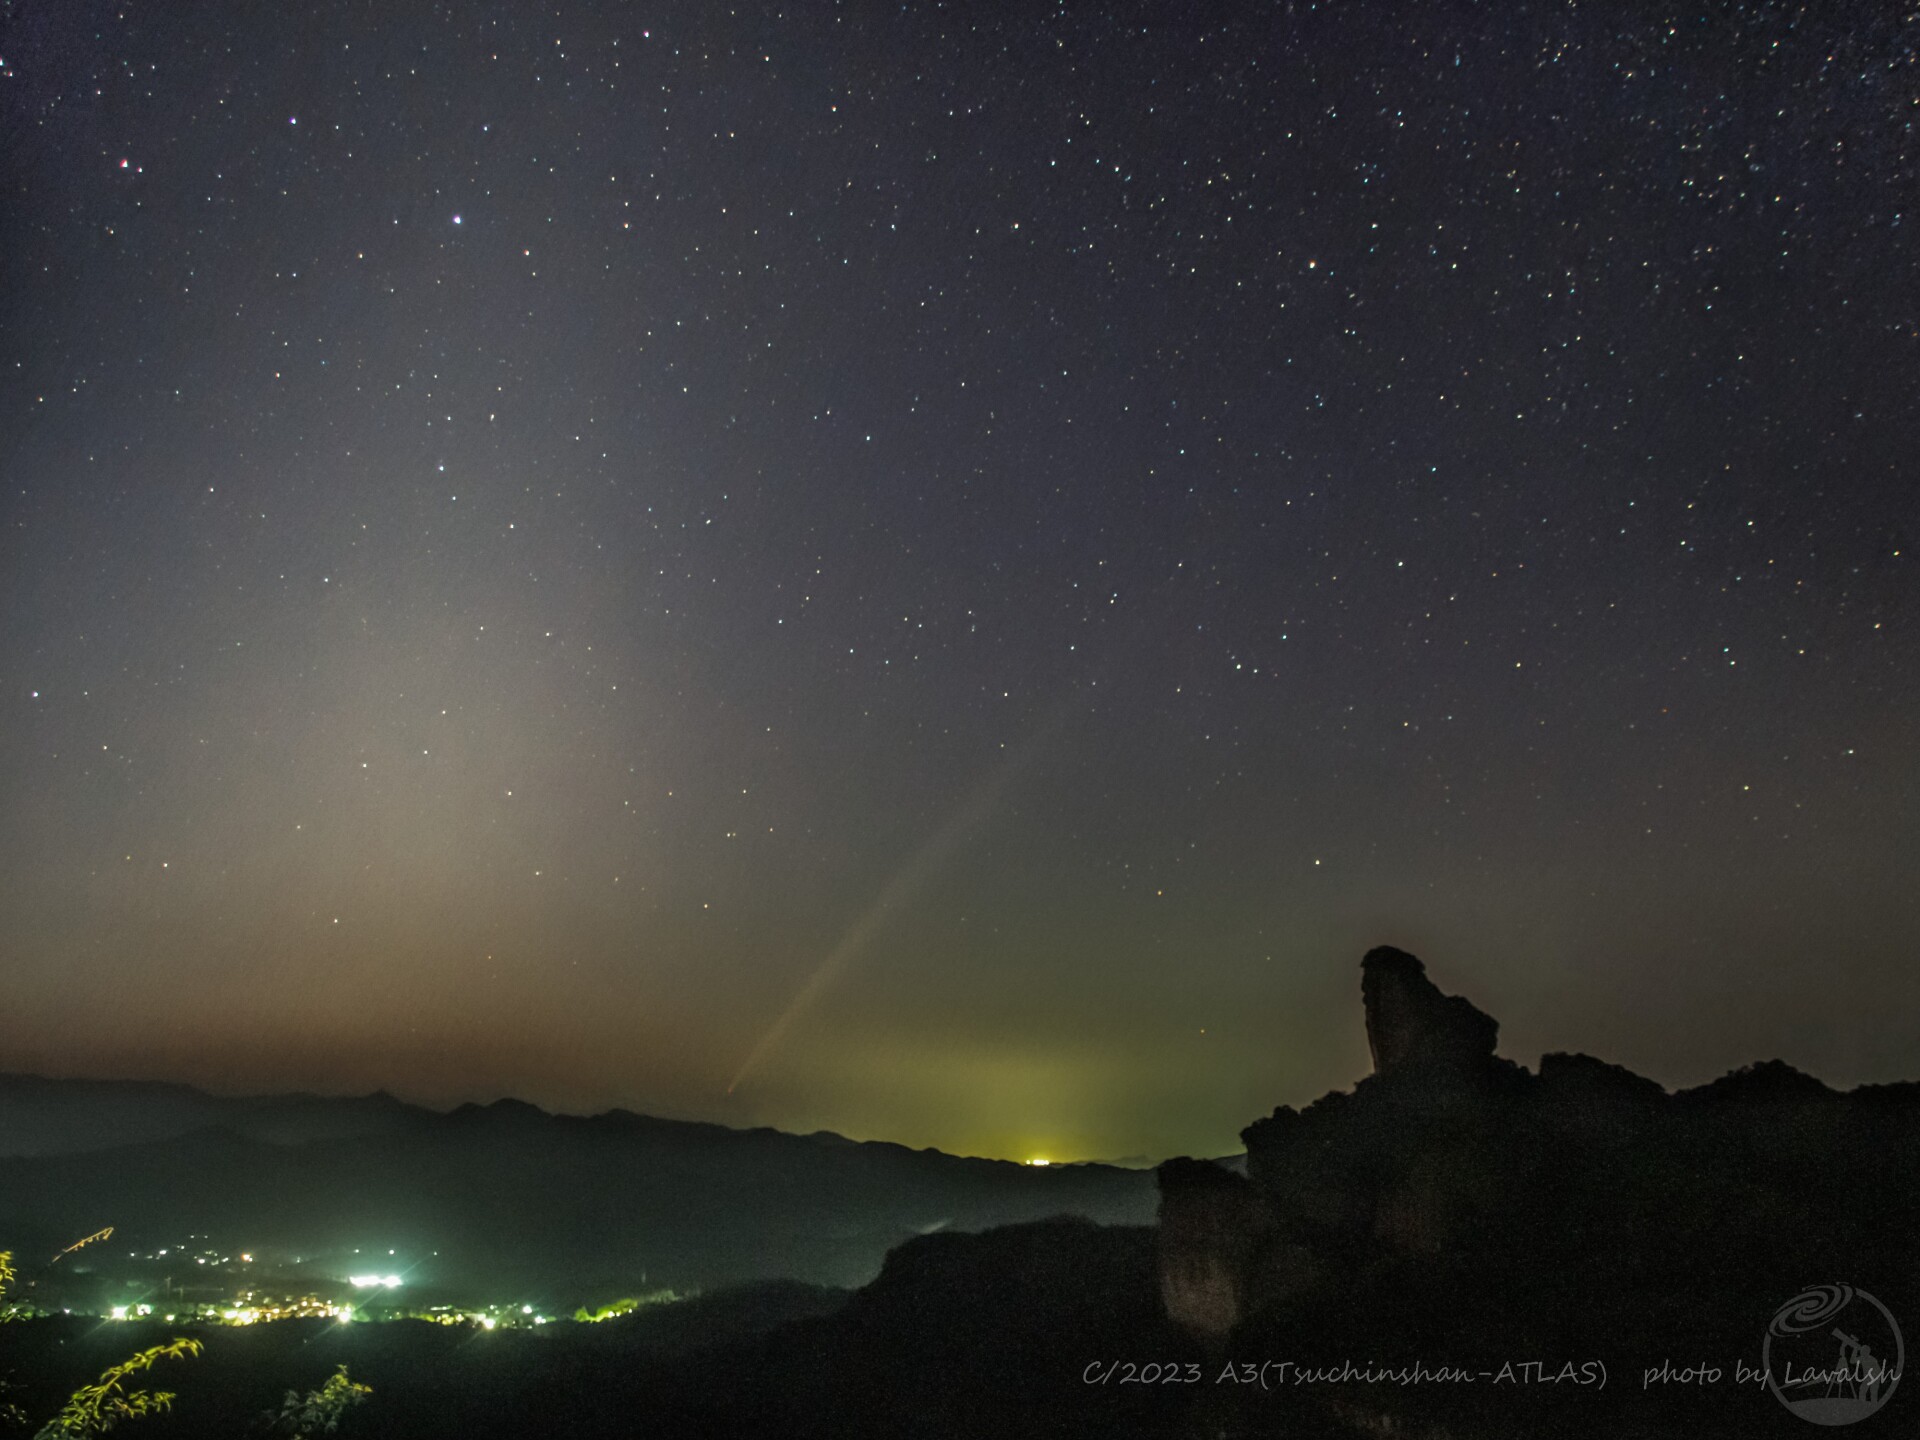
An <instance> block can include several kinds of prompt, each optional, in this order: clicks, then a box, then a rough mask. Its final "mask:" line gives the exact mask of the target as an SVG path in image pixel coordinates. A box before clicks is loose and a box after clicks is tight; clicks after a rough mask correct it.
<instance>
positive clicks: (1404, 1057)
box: [1360, 945, 1500, 1077]
mask: <svg viewBox="0 0 1920 1440" xmlns="http://www.w3.org/2000/svg"><path fill="white" fill-rule="evenodd" d="M1360 998H1361V1002H1362V1004H1363V1005H1365V1007H1366V1012H1367V1046H1368V1048H1369V1049H1370V1050H1372V1052H1373V1073H1374V1074H1375V1075H1378V1076H1381V1077H1392V1076H1398V1075H1404V1074H1409V1073H1427V1074H1431V1073H1433V1072H1443V1073H1444V1072H1451V1073H1455V1074H1471V1073H1474V1072H1477V1071H1481V1070H1484V1069H1485V1068H1486V1067H1487V1066H1488V1065H1490V1064H1491V1063H1492V1061H1493V1047H1494V1044H1495V1042H1496V1040H1497V1039H1498V1038H1499V1034H1500V1024H1499V1022H1498V1021H1497V1020H1495V1019H1494V1018H1493V1017H1492V1016H1491V1015H1488V1014H1486V1013H1484V1012H1483V1011H1481V1010H1478V1009H1476V1008H1475V1007H1474V1005H1473V1003H1472V1002H1471V1001H1469V1000H1466V999H1463V998H1462V997H1461V996H1458V995H1445V994H1442V993H1441V991H1440V987H1439V986H1437V985H1435V984H1434V983H1433V982H1432V981H1431V980H1429V979H1428V978H1427V967H1426V966H1425V965H1422V964H1421V963H1420V962H1419V961H1418V960H1416V959H1415V958H1414V957H1413V956H1411V955H1409V954H1407V952H1406V951H1404V950H1395V949H1394V948H1393V947H1392V946H1390V945H1382V946H1380V947H1379V948H1378V949H1375V950H1369V951H1368V952H1367V955H1366V958H1365V959H1364V960H1362V961H1361V962H1360Z"/></svg>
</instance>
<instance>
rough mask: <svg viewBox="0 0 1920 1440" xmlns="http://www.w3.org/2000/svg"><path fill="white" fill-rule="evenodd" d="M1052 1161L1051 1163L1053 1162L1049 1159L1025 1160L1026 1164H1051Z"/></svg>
mask: <svg viewBox="0 0 1920 1440" xmlns="http://www.w3.org/2000/svg"><path fill="white" fill-rule="evenodd" d="M1052 1163H1053V1162H1052V1161H1051V1160H1029V1161H1027V1164H1029V1165H1051V1164H1052Z"/></svg>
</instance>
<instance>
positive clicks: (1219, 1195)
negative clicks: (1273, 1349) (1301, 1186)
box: [1158, 1160, 1266, 1340]
mask: <svg viewBox="0 0 1920 1440" xmlns="http://www.w3.org/2000/svg"><path fill="white" fill-rule="evenodd" d="M1159 1181H1160V1224H1159V1243H1158V1264H1159V1271H1160V1298H1161V1302H1162V1303H1163V1304H1164V1305H1165V1306H1166V1311H1167V1318H1168V1319H1170V1320H1172V1321H1173V1322H1174V1323H1175V1324H1177V1325H1179V1326H1181V1327H1183V1328H1184V1329H1185V1330H1187V1331H1188V1332H1189V1333H1190V1334H1193V1335H1195V1336H1199V1337H1201V1338H1203V1339H1207V1340H1221V1339H1224V1338H1225V1337H1226V1336H1227V1335H1229V1334H1231V1333H1232V1331H1233V1327H1234V1326H1236V1325H1238V1324H1239V1323H1240V1319H1241V1316H1242V1313H1243V1306H1244V1303H1245V1299H1246V1294H1245V1288H1246V1287H1245V1276H1246V1271H1247V1266H1248V1263H1249V1262H1250V1261H1251V1260H1252V1258H1253V1255H1254V1251H1255V1249H1256V1247H1257V1246H1258V1245H1259V1242H1260V1240H1261V1238H1262V1237H1263V1235H1264V1232H1265V1228H1266V1211H1265V1207H1264V1206H1262V1204H1261V1203H1260V1195H1259V1192H1258V1191H1257V1190H1255V1188H1254V1186H1253V1182H1252V1181H1250V1180H1248V1179H1246V1178H1245V1177H1244V1176H1241V1175H1236V1174H1234V1173H1233V1171H1231V1170H1225V1169H1222V1168H1221V1167H1220V1166H1218V1165H1213V1164H1209V1163H1208V1162H1206V1161H1204V1160H1169V1161H1167V1163H1166V1164H1164V1165H1162V1166H1161V1167H1160V1170H1159Z"/></svg>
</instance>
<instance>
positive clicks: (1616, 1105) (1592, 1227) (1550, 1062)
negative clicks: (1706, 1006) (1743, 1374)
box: [1157, 948, 1920, 1355]
mask: <svg viewBox="0 0 1920 1440" xmlns="http://www.w3.org/2000/svg"><path fill="white" fill-rule="evenodd" d="M1361 970H1362V979H1361V997H1362V1001H1363V1004H1364V1007H1365V1012H1366V1029H1367V1040H1368V1044H1369V1046H1370V1048H1371V1050H1372V1055H1373V1074H1372V1075H1370V1076H1368V1077H1366V1078H1365V1079H1363V1080H1361V1081H1360V1082H1359V1083H1358V1084H1357V1085H1356V1086H1355V1087H1354V1088H1353V1089H1352V1090H1351V1091H1348V1092H1336V1093H1334V1094H1330V1095H1327V1096H1325V1097H1323V1098H1322V1099H1320V1100H1318V1101H1316V1102H1315V1103H1314V1104H1312V1105H1309V1106H1307V1107H1305V1108H1304V1109H1300V1110H1295V1109H1293V1108H1292V1107H1290V1106H1285V1105H1283V1106H1281V1107H1279V1108H1278V1109H1276V1110H1275V1111H1274V1112H1273V1113H1272V1114H1271V1115H1269V1116H1267V1117H1265V1118H1263V1119H1261V1120H1258V1121H1255V1122H1254V1123H1253V1124H1252V1125H1250V1126H1248V1127H1247V1129H1246V1130H1245V1131H1243V1132H1242V1138H1243V1140H1244V1141H1245V1142H1246V1147H1247V1179H1246V1180H1245V1181H1244V1182H1242V1181H1240V1180H1239V1179H1238V1177H1237V1176H1233V1175H1229V1174H1227V1173H1226V1172H1225V1171H1223V1170H1219V1169H1218V1167H1210V1166H1207V1165H1205V1164H1202V1163H1199V1162H1194V1161H1179V1162H1169V1163H1168V1164H1167V1165H1164V1166H1162V1167H1161V1169H1160V1172H1159V1179H1160V1187H1161V1209H1160V1236H1159V1243H1158V1251H1157V1253H1158V1261H1159V1267H1160V1285H1161V1294H1162V1299H1163V1303H1164V1305H1165V1308H1166V1313H1167V1316H1168V1318H1169V1319H1170V1320H1171V1321H1173V1322H1174V1323H1176V1324H1177V1325H1179V1326H1180V1327H1182V1328H1183V1329H1184V1330H1185V1331H1186V1333H1188V1334H1190V1335H1192V1336H1193V1337H1194V1338H1195V1339H1197V1340H1201V1341H1204V1342H1207V1343H1209V1344H1212V1345H1214V1346H1216V1347H1218V1346H1223V1345H1224V1346H1226V1347H1227V1348H1229V1350H1230V1351H1231V1350H1236V1349H1240V1348H1249V1349H1259V1348H1260V1347H1261V1346H1262V1345H1265V1344H1269V1343H1270V1344H1271V1345H1272V1346H1275V1347H1280V1346H1283V1345H1286V1344H1297V1343H1298V1342H1299V1340H1300V1338H1301V1337H1303V1336H1305V1337H1309V1338H1310V1339H1312V1340H1313V1341H1315V1342H1316V1343H1319V1342H1328V1343H1331V1344H1332V1349H1331V1350H1330V1352H1329V1353H1332V1354H1335V1355H1338V1354H1342V1353H1347V1352H1346V1351H1345V1350H1344V1349H1343V1348H1342V1346H1343V1344H1344V1343H1347V1342H1346V1341H1342V1340H1341V1338H1340V1337H1342V1336H1345V1337H1347V1341H1350V1342H1351V1343H1352V1344H1353V1345H1355V1346H1358V1347H1360V1348H1361V1349H1362V1350H1364V1351H1365V1352H1366V1353H1368V1354H1376V1355H1377V1354H1379V1353H1381V1352H1382V1351H1383V1350H1386V1349H1388V1340H1387V1337H1389V1336H1398V1337H1399V1338H1400V1339H1401V1340H1404V1342H1405V1343H1406V1345H1407V1346H1408V1347H1409V1348H1410V1349H1413V1350H1417V1349H1418V1348H1419V1347H1420V1346H1421V1344H1422V1343H1424V1344H1425V1345H1426V1346H1427V1347H1429V1349H1431V1348H1432V1347H1434V1346H1437V1345H1440V1344H1442V1343H1444V1344H1446V1345H1449V1346H1454V1347H1456V1348H1457V1347H1458V1346H1459V1345H1461V1344H1466V1343H1469V1342H1467V1341H1463V1340H1462V1338H1461V1337H1471V1343H1472V1344H1476V1345H1480V1346H1484V1347H1496V1348H1525V1347H1527V1346H1534V1347H1536V1348H1541V1349H1548V1350H1551V1349H1554V1348H1556V1347H1557V1348H1558V1349H1559V1350H1561V1351H1564V1352H1565V1353H1581V1354H1585V1353H1595V1352H1597V1351H1600V1350H1602V1349H1604V1348H1605V1347H1607V1346H1609V1345H1612V1346H1618V1345H1619V1344H1620V1343H1621V1342H1622V1341H1623V1339H1627V1338H1630V1339H1631V1340H1632V1341H1633V1342H1634V1343H1635V1344H1636V1345H1654V1343H1655V1341H1656V1340H1657V1341H1658V1343H1660V1344H1666V1345H1669V1346H1670V1347H1671V1353H1693V1350H1697V1351H1699V1353H1703V1354H1704V1353H1709V1352H1710V1351H1712V1350H1713V1348H1714V1347H1715V1346H1716V1345H1717V1346H1718V1347H1720V1348H1721V1349H1723V1350H1724V1349H1726V1348H1727V1347H1728V1346H1729V1345H1735V1346H1737V1345H1740V1344H1745V1343H1746V1337H1745V1336H1744V1334H1743V1333H1730V1332H1729V1331H1728V1328H1727V1327H1728V1324H1729V1321H1728V1318H1727V1317H1728V1316H1729V1315H1738V1316H1747V1315H1752V1314H1759V1315H1760V1316H1761V1317H1762V1321H1763V1322H1764V1317H1765V1315H1766V1314H1768V1313H1770V1312H1771V1309H1772V1307H1773V1306H1775V1305H1777V1304H1779V1303H1780V1302H1781V1301H1782V1300H1784V1299H1786V1298H1788V1297H1789V1296H1791V1295H1792V1294H1794V1293H1795V1292H1796V1290H1797V1288H1798V1287H1801V1286H1803V1285H1805V1284H1806V1283H1808V1279H1809V1277H1820V1278H1831V1277H1840V1276H1843V1275H1844V1276H1847V1277H1851V1280H1852V1282H1854V1283H1858V1284H1860V1285H1863V1286H1865V1287H1866V1288H1867V1289H1869V1290H1872V1289H1874V1287H1875V1286H1876V1285H1878V1286H1879V1287H1881V1289H1883V1290H1885V1291H1889V1292H1898V1293H1901V1294H1906V1295H1920V1266H1916V1264H1915V1261H1914V1258H1913V1255H1912V1253H1911V1249H1910V1246H1909V1245H1908V1243H1907V1241H1906V1239H1905V1237H1906V1236H1909V1235H1911V1234H1912V1233H1914V1232H1915V1230H1916V1228H1920V1200H1916V1195H1917V1194H1920V1086H1914V1085H1885V1086H1867V1087H1862V1088H1861V1089H1860V1090H1858V1091H1855V1092H1853V1093H1851V1094H1841V1093H1838V1092H1836V1091H1834V1090H1831V1089H1829V1088H1828V1087H1827V1086H1825V1085H1823V1084H1822V1083H1821V1082H1819V1081H1818V1080H1815V1079H1813V1078H1812V1077H1811V1076H1807V1075H1803V1074H1801V1073H1800V1072H1799V1071H1796V1070H1794V1069H1793V1068H1792V1067H1791V1066H1789V1065H1786V1064H1783V1063H1782V1062H1779V1061H1768V1062H1765V1063H1763V1064H1759V1065H1754V1066H1749V1067H1747V1068H1745V1069H1743V1070H1737V1071H1735V1072H1733V1073H1732V1074H1730V1075H1727V1076H1724V1077H1722V1078H1721V1079H1719V1080H1716V1081H1714V1082H1713V1083H1712V1084H1710V1085H1703V1086H1700V1087H1698V1088H1697V1089H1693V1090H1685V1091H1680V1092H1678V1093H1676V1094H1669V1093H1668V1092H1667V1091H1666V1090H1664V1089H1663V1088H1662V1087H1661V1086H1659V1085H1658V1084H1656V1083H1655V1082H1653V1081H1651V1080H1648V1079H1646V1078H1644V1077H1642V1076H1639V1075H1635V1074H1634V1073H1632V1072H1631V1071H1629V1070H1626V1069H1623V1068H1622V1067H1620V1066H1618V1065H1612V1064H1609V1063H1607V1062H1605V1061H1602V1060H1598V1059H1595V1058H1594V1057H1592V1056H1587V1055H1575V1054H1550V1055H1547V1056H1545V1057H1543V1058H1542V1060H1541V1063H1540V1068H1539V1073H1538V1074H1534V1073H1532V1072H1530V1071H1528V1070H1526V1069H1524V1068H1523V1067H1521V1066H1519V1065H1516V1064H1514V1063H1513V1062H1511V1061H1509V1060H1505V1059H1502V1058H1500V1057H1499V1056H1497V1055H1496V1054H1495V1053H1494V1047H1495V1042H1496V1040H1497V1037H1498V1033H1499V1027H1498V1024H1497V1023H1496V1022H1495V1021H1494V1020H1493V1019H1492V1017H1490V1016H1488V1015H1486V1014H1484V1013H1483V1012H1482V1011H1480V1010H1479V1009H1477V1008H1476V1007H1475V1006H1474V1005H1473V1004H1472V1003H1471V1002H1469V1001H1468V1000H1466V999H1464V998H1462V997H1459V996H1451V995H1447V994H1445V993H1443V992H1442V991H1441V990H1440V989H1439V988H1438V987H1437V986H1436V985H1435V984H1434V983H1433V982H1432V981H1431V980H1430V979H1428V978H1427V974H1426V969H1425V967H1424V966H1423V965H1422V964H1421V962H1420V961H1419V960H1417V959H1415V958H1414V957H1413V956H1411V955H1408V954H1406V953H1404V952H1402V951H1398V950H1392V949H1385V948H1383V949H1377V950H1374V951H1372V952H1370V953H1369V954H1368V955H1367V956H1366V957H1365V959H1364V960H1363V961H1362V965H1361ZM1209 1170H1212V1171H1213V1172H1214V1173H1212V1174H1209V1173H1207V1172H1208V1171H1209ZM1916 1319H1920V1316H1916ZM1343 1327H1344V1328H1343ZM1689 1346H1691V1347H1693V1350H1689V1349H1688V1347H1689ZM1583 1347H1584V1348H1583ZM1636 1353H1637V1352H1636ZM1648 1353H1653V1354H1655V1355H1657V1354H1659V1353H1662V1352H1661V1351H1659V1350H1658V1348H1657V1346H1656V1348H1654V1349H1652V1350H1650V1351H1649V1352H1648Z"/></svg>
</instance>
